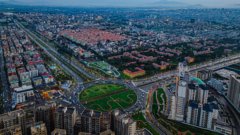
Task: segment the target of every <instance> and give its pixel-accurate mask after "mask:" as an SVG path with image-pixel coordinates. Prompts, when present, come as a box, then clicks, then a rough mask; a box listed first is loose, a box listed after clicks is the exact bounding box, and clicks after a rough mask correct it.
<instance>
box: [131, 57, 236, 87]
mask: <svg viewBox="0 0 240 135" xmlns="http://www.w3.org/2000/svg"><path fill="white" fill-rule="evenodd" d="M237 63H240V54H236V55H232V56H229V57H224V58H220V59H216V60H210V61H208V62H203V63H200V64H196V65H193V66H190V67H189V71H190V73H192V74H194V73H196V72H197V71H199V70H202V69H211V70H217V69H221V68H223V67H226V66H230V65H233V64H237ZM177 73H178V71H177V70H171V71H168V72H165V73H160V74H157V75H155V76H152V77H150V78H146V79H141V80H136V81H132V83H133V85H134V86H137V87H141V86H145V85H148V84H151V83H155V82H158V81H160V80H163V79H164V80H166V79H168V78H171V77H174V76H176V75H177Z"/></svg>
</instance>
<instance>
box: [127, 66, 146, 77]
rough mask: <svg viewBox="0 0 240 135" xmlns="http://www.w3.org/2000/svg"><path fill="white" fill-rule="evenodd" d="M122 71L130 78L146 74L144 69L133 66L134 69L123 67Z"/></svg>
mask: <svg viewBox="0 0 240 135" xmlns="http://www.w3.org/2000/svg"><path fill="white" fill-rule="evenodd" d="M123 73H124V74H125V75H126V76H128V77H130V78H135V77H139V76H143V75H145V74H146V72H145V70H143V69H141V68H135V70H134V71H131V70H128V69H125V70H123Z"/></svg>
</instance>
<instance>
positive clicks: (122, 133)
mask: <svg viewBox="0 0 240 135" xmlns="http://www.w3.org/2000/svg"><path fill="white" fill-rule="evenodd" d="M136 127H137V123H136V122H135V121H133V120H132V119H131V118H130V117H129V116H127V115H125V114H121V112H120V111H119V110H116V111H114V112H113V129H114V131H115V134H116V135H134V134H135V133H136Z"/></svg>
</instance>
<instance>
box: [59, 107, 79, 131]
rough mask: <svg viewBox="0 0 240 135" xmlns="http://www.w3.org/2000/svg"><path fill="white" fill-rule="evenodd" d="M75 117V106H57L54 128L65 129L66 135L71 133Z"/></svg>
mask: <svg viewBox="0 0 240 135" xmlns="http://www.w3.org/2000/svg"><path fill="white" fill-rule="evenodd" d="M76 117H77V113H76V109H75V108H72V107H59V108H57V109H56V111H55V128H59V129H65V130H66V132H67V134H68V135H73V134H74V125H75V122H76Z"/></svg>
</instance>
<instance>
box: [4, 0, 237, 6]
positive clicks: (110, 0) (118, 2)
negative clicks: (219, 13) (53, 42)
mask: <svg viewBox="0 0 240 135" xmlns="http://www.w3.org/2000/svg"><path fill="white" fill-rule="evenodd" d="M0 2H11V3H18V4H19V3H21V4H27V5H50V6H52V5H54V6H144V5H154V4H155V3H158V5H161V4H163V3H166V2H167V3H168V4H169V2H170V4H172V3H175V2H176V3H177V4H180V3H181V4H186V5H197V4H199V5H202V6H204V7H230V6H233V5H240V0H0Z"/></svg>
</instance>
